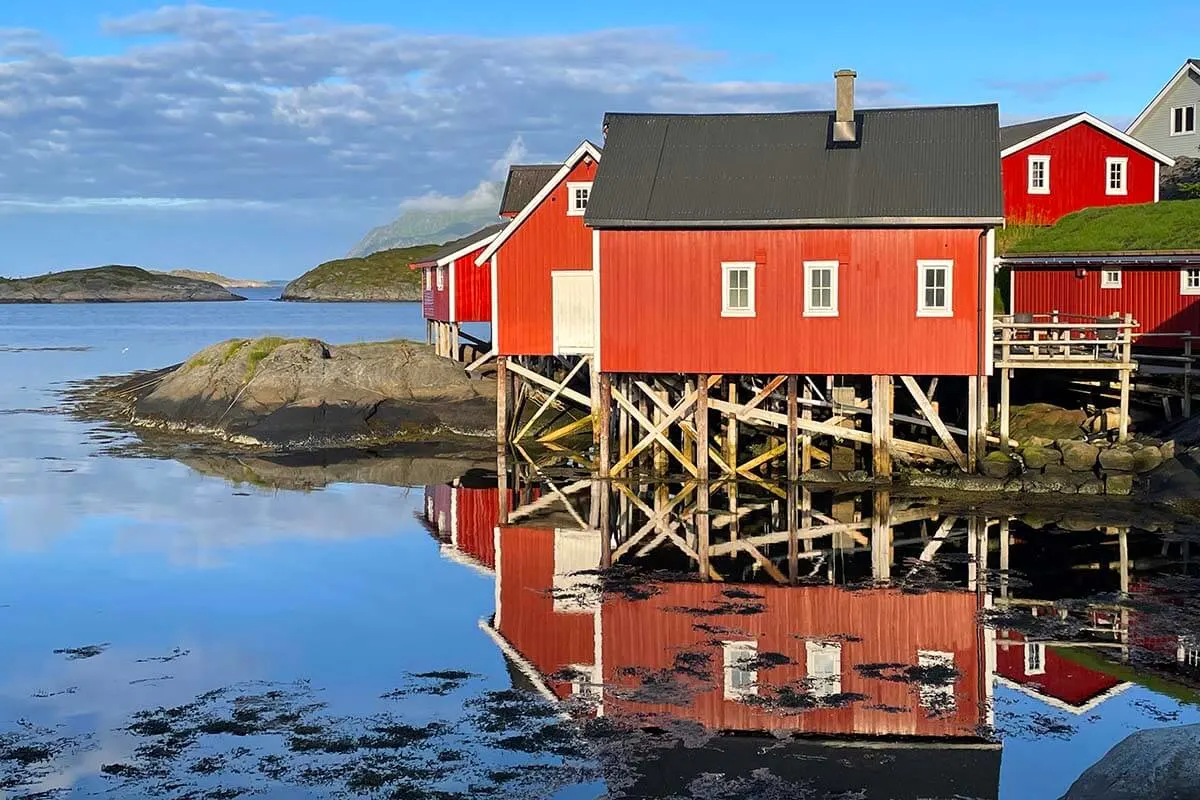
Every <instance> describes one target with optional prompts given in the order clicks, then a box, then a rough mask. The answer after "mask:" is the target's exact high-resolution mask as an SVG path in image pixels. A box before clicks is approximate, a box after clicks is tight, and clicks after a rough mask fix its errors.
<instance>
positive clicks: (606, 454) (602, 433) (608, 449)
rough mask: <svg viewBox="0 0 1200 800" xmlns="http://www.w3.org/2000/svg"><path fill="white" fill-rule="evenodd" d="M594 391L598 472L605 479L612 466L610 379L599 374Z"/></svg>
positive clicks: (605, 488)
mask: <svg viewBox="0 0 1200 800" xmlns="http://www.w3.org/2000/svg"><path fill="white" fill-rule="evenodd" d="M596 383H597V391H596V395H597V397H596V400H595V401H594V402H595V404H596V438H597V439H598V444H599V450H600V452H599V461H600V464H599V470H600V477H601V478H604V479H607V478H608V477H609V471H610V468H611V466H612V431H611V430H610V428H611V427H612V425H611V415H612V378H611V377H610V376H608V375H606V374H603V373H602V374H600V375H599V378H598V380H597V382H596ZM604 494H605V497H607V495H608V487H604Z"/></svg>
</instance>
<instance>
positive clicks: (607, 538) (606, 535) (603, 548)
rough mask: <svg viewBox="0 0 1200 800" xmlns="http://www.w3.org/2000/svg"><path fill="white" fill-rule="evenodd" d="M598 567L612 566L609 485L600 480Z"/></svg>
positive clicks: (610, 497) (606, 567) (610, 493)
mask: <svg viewBox="0 0 1200 800" xmlns="http://www.w3.org/2000/svg"><path fill="white" fill-rule="evenodd" d="M599 483H600V495H599V501H600V514H599V517H600V525H599V529H600V569H608V568H609V567H611V566H612V552H613V551H612V521H611V520H610V518H609V505H610V504H611V502H612V491H610V490H611V487H610V486H609V485H608V484H607V483H605V482H603V481H600V482H599Z"/></svg>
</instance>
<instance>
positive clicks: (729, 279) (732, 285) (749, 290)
mask: <svg viewBox="0 0 1200 800" xmlns="http://www.w3.org/2000/svg"><path fill="white" fill-rule="evenodd" d="M754 266H755V265H754V262H753V261H733V262H726V263H723V264H721V316H723V317H753V316H754Z"/></svg>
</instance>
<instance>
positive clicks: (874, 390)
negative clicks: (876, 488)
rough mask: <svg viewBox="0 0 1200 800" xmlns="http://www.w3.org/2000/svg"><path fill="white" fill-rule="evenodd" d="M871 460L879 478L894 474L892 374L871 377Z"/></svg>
mask: <svg viewBox="0 0 1200 800" xmlns="http://www.w3.org/2000/svg"><path fill="white" fill-rule="evenodd" d="M871 462H872V465H873V471H874V474H875V477H877V478H890V477H891V475H892V376H891V375H874V376H872V377H871Z"/></svg>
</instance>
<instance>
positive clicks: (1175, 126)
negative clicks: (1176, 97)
mask: <svg viewBox="0 0 1200 800" xmlns="http://www.w3.org/2000/svg"><path fill="white" fill-rule="evenodd" d="M1195 132H1196V107H1195V106H1194V105H1193V106H1179V107H1177V108H1172V109H1171V135H1172V136H1185V135H1187V134H1189V133H1195Z"/></svg>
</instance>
